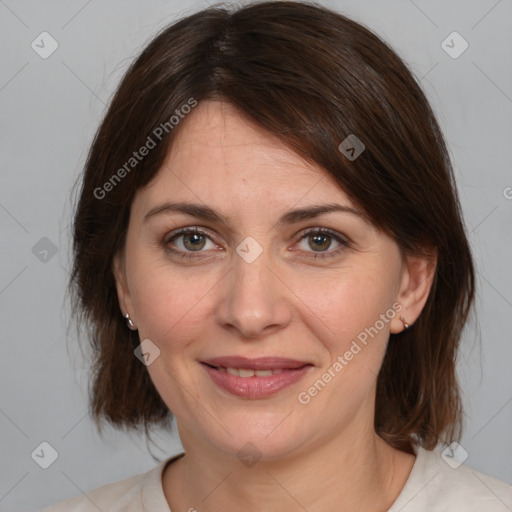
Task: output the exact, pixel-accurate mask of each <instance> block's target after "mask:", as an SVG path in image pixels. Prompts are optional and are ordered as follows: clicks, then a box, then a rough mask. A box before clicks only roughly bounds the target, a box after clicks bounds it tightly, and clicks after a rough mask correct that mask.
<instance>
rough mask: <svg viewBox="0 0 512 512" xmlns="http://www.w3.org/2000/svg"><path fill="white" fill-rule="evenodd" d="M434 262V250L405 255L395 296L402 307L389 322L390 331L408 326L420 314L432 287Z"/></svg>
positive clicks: (399, 330)
mask: <svg viewBox="0 0 512 512" xmlns="http://www.w3.org/2000/svg"><path fill="white" fill-rule="evenodd" d="M436 262H437V253H436V252H431V253H429V254H428V255H422V256H407V257H406V260H405V262H404V269H403V273H402V280H401V284H400V291H399V295H398V298H397V300H398V302H400V304H401V305H402V309H401V311H400V313H399V314H398V315H397V316H396V317H395V318H394V319H393V322H392V323H391V332H392V333H394V334H396V333H399V332H402V331H404V330H405V329H408V328H410V327H411V326H412V325H413V324H414V322H415V321H416V320H417V318H418V317H419V316H420V314H421V312H422V310H423V307H424V306H425V304H426V302H427V299H428V296H429V293H430V289H431V288H432V283H433V280H434V275H435V270H436Z"/></svg>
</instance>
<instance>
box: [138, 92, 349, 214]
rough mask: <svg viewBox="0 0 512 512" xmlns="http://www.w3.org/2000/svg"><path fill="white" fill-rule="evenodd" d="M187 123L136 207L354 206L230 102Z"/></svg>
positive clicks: (208, 106) (203, 107)
mask: <svg viewBox="0 0 512 512" xmlns="http://www.w3.org/2000/svg"><path fill="white" fill-rule="evenodd" d="M181 123H183V124H182V125H181V126H180V127H179V128H180V129H179V130H178V132H177V133H176V137H175V139H174V141H173V144H172V147H171V149H170V151H169V154H168V156H167V158H166V160H165V162H164V164H163V166H162V168H161V169H160V170H159V171H158V173H157V174H156V176H155V177H154V178H153V180H152V181H151V182H150V183H149V184H148V185H147V186H146V187H145V188H144V189H142V190H141V191H139V192H138V194H137V196H136V198H135V201H134V203H137V205H135V204H134V206H137V207H140V208H142V209H144V208H146V209H148V208H150V207H152V206H154V205H155V204H156V203H158V202H163V201H168V200H169V199H173V200H183V201H186V200H194V201H195V202H204V203H206V204H208V205H212V206H216V207H218V208H219V209H221V210H223V211H225V212H226V213H227V212H228V210H230V208H231V209H233V208H235V209H236V208H238V209H240V208H243V209H250V210H252V211H254V212H256V210H258V208H259V209H260V210H261V209H270V210H271V209H273V208H276V209H279V208H283V207H291V206H293V205H296V204H299V203H300V205H301V206H305V205H308V204H317V203H318V202H333V201H337V202H342V203H343V204H345V205H347V206H352V202H351V201H350V199H349V197H348V196H347V195H346V194H345V193H344V191H343V190H342V189H341V188H340V186H339V185H338V184H337V183H336V181H335V180H334V178H333V177H332V176H330V175H329V174H328V173H327V172H326V171H325V170H324V169H322V168H320V167H319V166H317V165H315V164H312V163H310V162H308V161H307V160H305V159H304V158H302V157H301V156H300V155H298V154H297V153H295V152H294V151H292V150H291V149H290V148H288V147H287V146H285V145H284V143H283V142H281V141H280V140H279V139H278V138H277V137H276V136H274V135H273V134H270V133H268V132H266V131H265V130H264V129H262V128H261V127H259V126H257V125H256V124H254V123H253V122H252V121H250V120H248V119H247V118H246V117H245V116H243V115H242V114H241V113H240V112H239V111H238V110H237V109H236V108H235V107H233V106H232V105H230V104H229V103H225V102H220V101H203V102H200V103H199V105H198V106H197V107H196V108H195V109H194V110H192V112H191V113H190V114H188V115H187V117H186V118H185V119H184V120H182V121H181ZM227 214H228V213H227Z"/></svg>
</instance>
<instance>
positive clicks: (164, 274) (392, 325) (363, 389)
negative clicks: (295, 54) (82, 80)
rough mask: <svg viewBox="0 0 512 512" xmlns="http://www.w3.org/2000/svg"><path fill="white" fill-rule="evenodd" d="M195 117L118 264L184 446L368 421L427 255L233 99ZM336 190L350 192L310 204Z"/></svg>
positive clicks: (418, 294)
mask: <svg viewBox="0 0 512 512" xmlns="http://www.w3.org/2000/svg"><path fill="white" fill-rule="evenodd" d="M182 123H183V124H182V126H180V131H179V132H177V134H176V139H175V142H174V143H173V146H172V149H171V151H170V153H169V155H168V158H167V160H166V162H165V164H164V165H163V166H162V168H161V169H160V171H159V172H158V174H157V175H156V177H155V178H154V179H153V180H152V182H151V183H150V184H149V185H148V186H146V187H145V188H144V189H141V190H139V191H138V193H137V194H136V197H135V199H134V201H133V203H132V208H131V215H130V222H129V228H128V233H127V238H126V246H125V248H124V251H123V253H122V254H120V255H118V257H116V259H115V263H114V271H115V275H116V280H117V287H118V295H119V299H120V307H121V309H122V311H123V313H124V312H126V311H128V312H129V313H130V316H131V318H132V320H133V322H134V324H135V325H136V327H137V328H138V331H139V335H140V339H141V341H142V340H146V339H148V340H151V347H155V346H156V347H157V348H158V350H159V351H160V354H159V356H158V357H156V358H155V359H154V360H153V361H152V362H151V364H149V366H147V370H148V371H149V374H150V377H151V379H152V381H153V383H154V385H155V387H156V389H157V390H158V392H159V393H160V395H161V397H162V399H163V400H164V402H165V403H166V404H167V406H168V407H169V408H170V409H171V410H172V412H173V413H174V415H175V417H176V418H177V421H178V426H179V430H180V435H181V437H182V442H183V444H184V446H185V447H186V443H187V442H189V441H190V442H191V443H192V442H194V443H204V444H206V445H208V446H209V447H211V448H212V449H218V450H220V451H222V452H223V453H227V454H236V453H237V452H238V451H239V450H240V449H241V448H242V447H243V446H244V445H246V443H248V442H251V443H252V444H253V445H255V446H256V447H257V449H258V450H259V451H260V452H261V453H262V454H263V456H264V457H268V458H272V457H280V456H283V455H285V454H287V453H290V452H292V451H294V450H295V451H300V450H307V449H308V448H311V447H313V446H315V445H317V444H318V443H325V442H326V441H327V440H329V439H335V438H336V436H340V435H341V434H342V433H347V432H358V431H361V429H362V430H363V431H368V429H369V428H370V430H371V429H372V428H373V410H374V397H375V385H376V378H377V374H378V371H379V368H380V365H381V362H382V359H383V356H384V353H385V350H386V345H387V340H388V337H389V333H390V332H398V331H401V330H402V329H403V325H402V322H401V321H400V319H399V317H400V315H405V316H406V319H407V322H408V323H412V322H413V321H414V319H415V317H416V316H417V315H418V314H419V311H420V309H421V306H422V304H423V302H424V299H425V298H426V292H427V291H428V290H422V289H421V285H419V284H417V283H420V282H421V283H424V282H425V277H424V275H421V269H422V268H423V266H422V265H421V264H420V263H418V261H412V260H411V261H409V262H408V261H404V260H402V258H401V255H400V252H399V249H398V246H397V244H396V243H395V242H394V241H393V240H392V239H391V238H390V237H388V236H387V235H385V234H384V233H382V232H381V231H379V230H378V229H376V228H375V227H374V226H373V225H372V224H371V223H370V222H369V221H368V220H367V219H366V218H365V216H364V215H363V212H362V211H360V210H358V208H357V207H356V206H355V205H354V203H353V202H352V201H351V200H350V198H349V197H348V196H347V195H346V194H345V193H344V192H343V190H341V189H340V187H339V186H338V185H337V183H336V182H335V181H334V180H333V179H332V178H331V177H330V176H329V175H328V174H327V173H326V172H325V171H324V170H322V169H321V168H319V167H315V166H313V165H312V164H309V163H307V162H306V161H305V160H303V159H302V158H301V157H300V156H298V155H297V154H295V153H294V152H293V151H291V150H290V149H288V148H286V147H285V146H284V145H283V144H282V143H281V142H280V141H279V140H278V139H276V138H275V137H274V136H272V135H270V134H268V133H266V132H264V131H262V130H261V129H260V128H258V127H257V126H255V125H253V124H252V123H251V122H249V121H247V120H246V119H245V118H244V117H243V116H242V115H241V114H240V113H238V112H237V111H236V110H235V109H234V108H233V107H232V106H230V105H229V104H225V103H220V102H214V101H208V102H201V103H200V104H199V105H198V106H197V107H196V108H195V109H194V110H193V111H192V112H191V113H190V114H189V115H188V117H187V118H186V119H185V120H183V121H182ZM171 203H173V204H174V205H176V203H180V204H181V206H182V208H181V209H180V208H176V207H172V206H171ZM192 204H195V205H197V206H198V207H197V208H193V207H191V206H190V205H192ZM187 205H188V206H187ZM324 205H338V206H340V208H338V209H337V210H336V209H333V210H332V211H330V212H324V213H319V212H318V211H316V213H315V211H314V210H312V209H314V208H317V207H318V206H324ZM297 210H304V211H303V212H302V213H303V214H298V213H296V214H293V213H292V212H296V211H297ZM306 211H309V214H307V213H305V212H306ZM212 212H213V213H212ZM398 303H400V304H398ZM401 307H403V309H402V311H401V312H399V310H400V308H401ZM146 343H147V342H146ZM151 350H154V348H153V349H151ZM237 358H245V359H237ZM239 370H240V371H239ZM255 371H257V373H254V372H255ZM186 448H187V447H186Z"/></svg>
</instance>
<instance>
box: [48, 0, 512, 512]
mask: <svg viewBox="0 0 512 512" xmlns="http://www.w3.org/2000/svg"><path fill="white" fill-rule="evenodd" d="M74 256H75V258H74V268H73V277H72V281H71V285H72V290H73V291H74V292H75V297H76V304H75V307H76V311H77V313H79V315H80V317H81V319H82V320H83V321H84V322H86V325H88V326H90V328H91V341H92V347H93V348H94V350H95V363H94V364H95V366H94V369H93V370H94V371H93V381H92V389H91V391H92V393H91V404H92V410H93V413H94V418H95V419H96V421H97V423H98V426H99V425H100V422H101V420H107V421H108V422H110V423H111V424H113V425H115V426H118V427H129V428H144V429H145V431H146V433H148V431H149V428H150V427H152V426H163V427H169V424H170V420H171V418H172V416H171V411H172V415H174V417H175V418H176V422H177V426H178V430H179V434H180V438H181V441H182V444H183V447H184V453H182V454H180V455H178V456H176V457H173V458H171V459H168V460H166V461H163V462H162V463H161V464H160V465H159V466H157V467H156V468H155V469H153V470H152V471H149V472H148V473H146V474H144V475H136V476H134V477H132V478H130V479H128V480H123V481H121V482H116V483H114V484H109V485H106V486H103V487H100V488H98V489H95V490H93V491H90V492H88V493H87V497H86V496H79V497H77V498H75V499H74V500H68V501H66V502H63V503H61V504H58V505H55V506H53V507H49V508H47V509H45V510H47V511H53V512H56V511H60V510H66V511H79V510H80V511H85V510H97V509H100V510H103V511H107V510H108V511H114V510H115V511H120V510H131V511H143V510H144V511H152V512H154V511H166V512H169V510H172V511H173V512H177V511H187V510H188V511H194V510H197V511H201V512H202V511H218V510H239V509H242V508H243V509H244V510H251V511H253V510H254V511H259V510H264V511H274V510H275V511H295V510H307V511H308V512H317V511H318V512H320V511H327V510H337V511H360V510H365V511H383V510H390V511H392V512H398V511H427V510H428V511H432V510H465V511H472V510H474V511H477V510H478V511H482V510H485V511H496V512H497V511H501V510H507V507H509V508H510V507H512V487H510V486H509V485H508V484H506V483H504V482H501V481H499V480H496V479H494V478H491V477H489V476H486V475H483V474H481V473H479V472H476V471H473V470H471V469H469V468H467V467H465V466H464V465H460V462H461V459H462V458H463V457H462V456H461V454H463V448H462V447H460V446H459V445H458V444H457V443H456V441H457V440H458V439H460V430H461V429H460V424H461V422H460V420H461V403H460V397H459V390H458V386H457V381H456V376H455V357H456V354H457V348H458V344H459V340H460V336H461V331H462V328H463V326H464V324H465V321H466V319H467V317H468V314H469V312H470V310H471V307H472V303H473V298H474V269H473V263H472V257H471V253H470V250H469V246H468V241H467V238H466V234H465V230H464V226H463V223H462V220H461V213H460V206H459V201H458V197H457V192H456V188H455V184H454V179H453V175H452V170H451V164H450V161H449V157H448V154H447V150H446V147H445V143H444V141H443V137H442V135H441V132H440V130H439V127H438V124H437V122H436V120H435V118H434V116H433V113H432V111H431V109H430V107H429V105H428V103H427V101H426V99H425V96H424V94H423V93H422V92H421V90H420V88H419V87H418V85H417V83H416V82H415V80H414V78H413V77H412V76H411V74H410V72H409V71H408V70H407V68H406V66H405V65H404V64H403V62H402V61H401V60H400V59H399V58H398V57H397V55H396V54H395V53H394V52H393V51H392V50H391V49H390V48H389V47H388V46H386V45H385V44H384V43H383V42H382V41H381V40H380V39H378V38H377V37H376V36H375V35H374V34H372V33H371V32H370V31H368V30H367V29H365V28H363V27H362V26H361V25H359V24H357V23H355V22H353V21H351V20H349V19H347V18H345V17H343V16H341V15H339V14H336V13H334V12H332V11H329V10H327V9H325V8H323V7H318V6H316V5H311V4H305V3H296V2H279V3H273V2H265V3H260V4H253V5H249V6H247V7H243V8H240V9H236V10H233V11H228V10H225V9H220V8H209V9H206V10H204V11H201V12H199V13H197V14H194V15H192V16H189V17H187V18H185V19H183V20H181V21H179V22H177V23H175V24H174V25H172V26H170V27H168V28H166V29H165V30H164V31H162V32H161V33H160V34H159V35H158V36H157V37H156V38H155V39H154V40H153V41H152V42H151V43H150V44H149V46H148V47H147V48H146V49H145V50H144V51H143V52H142V54H141V55H140V57H139V58H138V59H137V60H136V61H135V62H134V63H133V64H132V66H131V67H130V69H129V70H128V72H127V73H126V75H125V77H124V79H123V80H122V83H121V85H120V86H119V89H118V90H117V92H116V94H115V96H114V98H113V100H112V102H111V105H110V107H109V110H108V112H107V114H106V116H105V119H104V120H103V122H102V124H101V126H100V128H99V131H98V133H97V135H96V138H95V140H94V142H93V145H92V147H91V150H90V153H89V157H88V161H87V164H86V169H85V174H84V176H83V186H82V190H81V195H80V200H79V203H78V206H77V211H76V216H75V224H74ZM439 445H441V446H442V445H446V446H447V448H445V449H444V451H443V454H442V455H441V454H440V453H439V450H438V451H434V448H435V447H436V446H439ZM448 445H449V446H448Z"/></svg>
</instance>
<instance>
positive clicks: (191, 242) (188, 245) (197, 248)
mask: <svg viewBox="0 0 512 512" xmlns="http://www.w3.org/2000/svg"><path fill="white" fill-rule="evenodd" d="M208 242H209V243H210V247H208ZM164 246H165V247H166V248H167V250H168V251H170V252H172V253H175V254H178V255H179V256H181V257H183V258H194V257H196V256H195V255H194V254H192V253H194V252H197V253H201V252H203V249H216V248H218V246H217V245H216V244H215V243H214V242H213V241H212V240H211V236H210V233H209V232H207V231H206V230H204V229H201V228H196V227H193V228H182V229H180V230H178V231H175V232H173V233H171V234H170V235H169V236H167V237H165V240H164ZM172 246H174V247H176V248H177V250H176V249H173V248H172Z"/></svg>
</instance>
